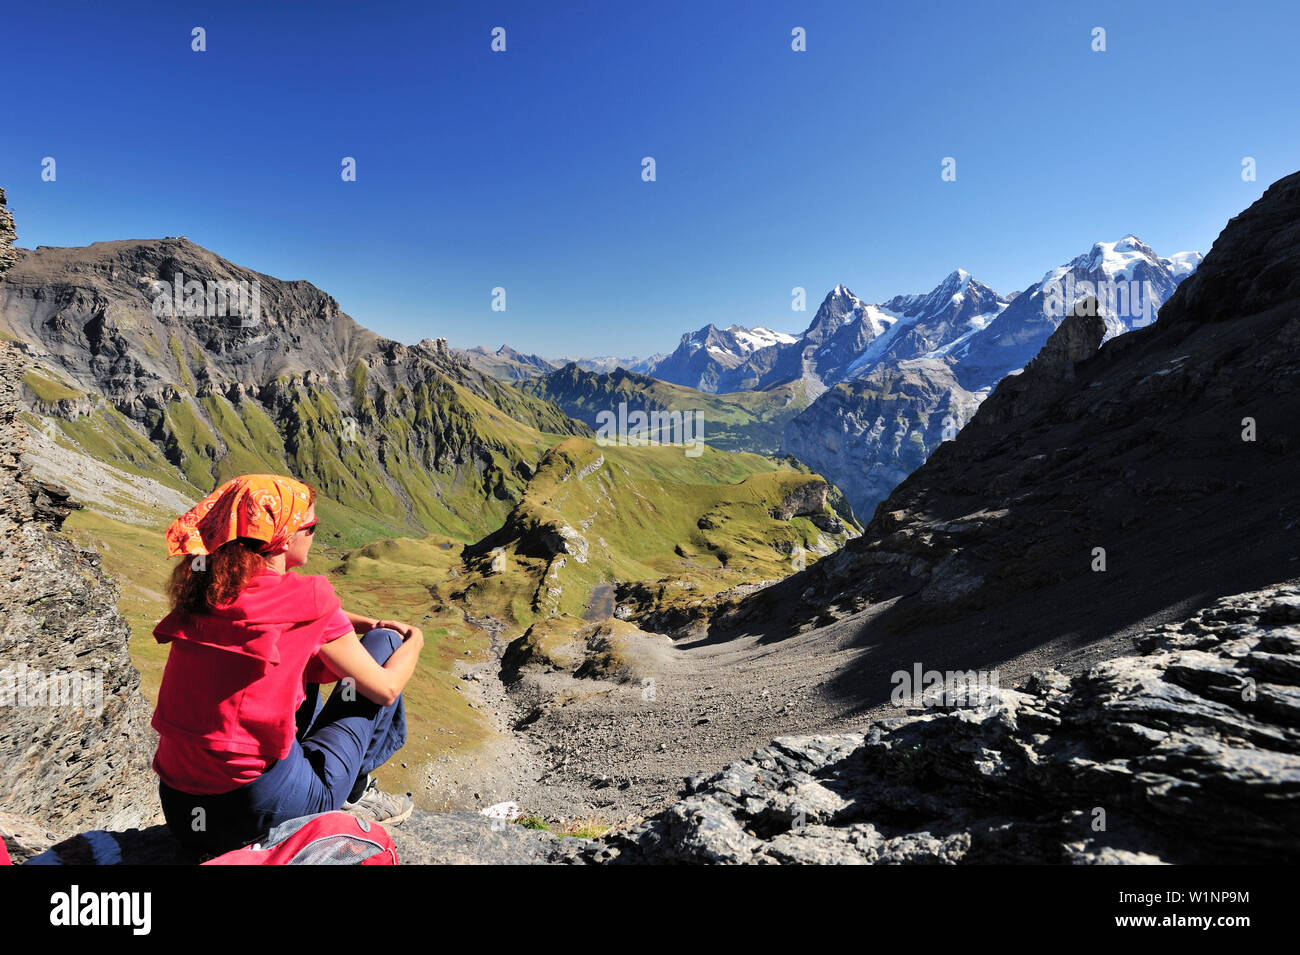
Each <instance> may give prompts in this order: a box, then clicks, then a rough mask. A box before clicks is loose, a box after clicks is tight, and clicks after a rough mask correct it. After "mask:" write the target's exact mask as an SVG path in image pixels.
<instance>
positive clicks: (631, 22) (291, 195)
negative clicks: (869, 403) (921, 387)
mask: <svg viewBox="0 0 1300 955" xmlns="http://www.w3.org/2000/svg"><path fill="white" fill-rule="evenodd" d="M9 6H10V8H9V9H8V10H6V12H5V14H4V21H3V22H4V50H5V59H6V62H5V74H6V76H7V77H8V79H7V83H8V84H9V95H8V96H6V98H5V99H6V103H5V107H6V109H5V116H4V119H3V125H2V127H0V128H2V129H3V133H0V140H2V142H3V146H2V148H0V186H4V187H5V188H6V189H7V190H8V193H9V201H10V206H11V208H12V209H13V211H14V213H15V215H16V217H17V222H18V231H19V243H20V244H21V245H23V246H26V247H32V246H35V245H83V244H86V243H89V242H92V241H96V240H102V239H122V238H153V237H161V236H165V235H185V236H188V237H189V238H190V239H192V240H194V241H195V242H198V243H199V244H201V245H204V246H207V247H208V248H210V249H212V250H214V251H216V252H218V253H220V254H221V255H224V256H226V257H227V258H230V259H232V260H234V261H235V262H238V263H240V264H241V265H245V266H248V267H250V268H254V269H257V270H258V271H261V272H264V273H268V274H270V275H275V276H278V277H281V278H288V279H298V278H302V279H307V280H309V281H311V282H313V283H315V284H316V285H318V286H320V287H321V288H323V289H325V290H326V291H328V292H329V293H331V294H332V295H334V296H335V297H336V298H337V299H338V300H339V301H340V303H341V304H342V306H343V308H344V309H345V310H346V311H347V312H348V313H349V314H351V315H352V316H353V317H354V318H356V319H357V320H358V321H360V322H362V323H363V324H365V325H367V326H369V327H371V328H373V329H375V330H376V331H378V332H380V333H381V334H385V335H388V336H391V337H393V338H396V339H399V340H401V341H405V342H413V341H416V340H419V339H421V338H424V337H430V336H439V335H441V336H445V337H447V338H448V339H450V340H451V342H452V344H454V345H465V346H469V345H474V344H480V343H481V344H488V345H491V346H493V347H495V346H496V345H498V344H500V343H502V342H508V343H510V344H511V345H512V346H514V347H517V348H520V349H522V350H526V351H535V352H538V353H541V354H543V355H547V356H556V355H561V354H569V355H572V354H581V355H596V354H619V355H629V354H640V355H644V354H647V353H649V352H652V351H667V350H671V349H672V347H674V345H675V344H676V341H677V338H678V336H679V335H680V334H681V333H682V332H683V331H686V330H689V329H693V328H697V327H699V326H701V325H704V324H705V323H707V322H714V323H716V324H718V325H727V324H730V323H732V322H740V323H742V324H746V325H754V324H764V325H768V326H771V327H774V328H777V329H781V330H786V331H797V330H800V329H802V328H803V326H804V325H806V323H807V321H808V320H809V319H810V318H811V315H812V310H813V309H815V308H816V306H817V304H818V303H819V302H820V300H821V298H822V297H823V296H824V295H825V294H826V292H827V291H829V290H830V289H831V288H832V287H833V286H834V285H835V284H836V283H837V282H843V283H845V284H846V285H848V286H849V288H851V289H852V290H853V291H854V292H855V293H856V294H858V295H859V296H861V297H862V298H864V299H866V300H868V301H880V300H883V299H885V298H888V297H890V296H892V295H894V294H896V293H899V292H914V291H923V290H928V289H929V288H931V287H932V286H934V285H935V284H936V283H938V282H939V281H940V280H941V279H942V278H943V276H944V275H945V274H946V273H947V272H949V271H950V270H952V269H953V268H956V267H958V266H960V267H963V268H965V269H967V270H969V271H971V272H973V273H974V274H975V275H976V277H978V278H980V279H981V280H982V281H984V282H986V283H988V284H989V285H991V286H993V287H994V288H996V289H998V290H999V291H1001V292H1004V293H1005V292H1010V291H1013V290H1017V289H1021V288H1024V287H1025V286H1027V285H1029V284H1030V283H1032V282H1034V281H1036V280H1037V279H1038V278H1040V277H1041V275H1042V273H1043V272H1045V271H1046V270H1047V269H1049V268H1051V267H1053V266H1055V265H1057V264H1059V263H1061V262H1063V261H1066V260H1068V259H1069V258H1071V257H1073V256H1074V255H1077V254H1079V253H1081V252H1083V251H1085V250H1086V249H1087V248H1088V247H1089V246H1090V245H1091V243H1092V242H1094V241H1098V240H1114V239H1117V238H1119V237H1120V236H1122V235H1124V234H1125V233H1128V232H1133V233H1135V234H1137V235H1138V236H1139V237H1141V238H1142V239H1143V240H1145V241H1146V242H1147V243H1149V244H1150V245H1151V246H1152V247H1153V248H1155V250H1156V251H1157V252H1158V253H1160V254H1162V255H1168V254H1170V253H1172V252H1176V251H1181V250H1185V249H1199V250H1201V251H1206V250H1208V248H1209V246H1210V244H1211V243H1212V241H1213V240H1214V238H1215V236H1216V235H1217V234H1218V232H1219V230H1220V229H1222V227H1223V226H1224V224H1225V223H1226V222H1227V220H1228V219H1229V218H1230V217H1231V216H1233V215H1235V214H1236V213H1237V212H1239V211H1240V210H1241V209H1243V208H1245V207H1246V206H1247V205H1249V204H1250V203H1251V202H1252V201H1254V200H1255V199H1256V198H1258V197H1259V195H1260V194H1261V193H1262V192H1263V190H1264V189H1265V188H1266V187H1267V185H1268V184H1269V183H1271V182H1273V181H1275V180H1276V179H1278V178H1280V177H1282V176H1284V175H1286V174H1288V173H1290V172H1293V171H1295V170H1296V169H1300V117H1298V115H1297V113H1296V109H1295V96H1296V91H1297V90H1300V66H1298V64H1300V55H1297V52H1296V49H1295V43H1296V37H1297V36H1298V35H1300V5H1297V4H1296V3H1294V2H1291V0H1288V2H1281V0H1279V2H1268V3H1262V2H1249V0H1247V2H1244V3H1236V4H1232V5H1226V4H1221V3H1172V2H1163V3H1162V2H1149V3H1137V4H1135V3H1129V2H1121V3H1088V4H1074V3H1069V4H1042V3H1024V4H1016V3H969V2H968V3H951V4H947V3H925V4H898V3H889V4H875V3H865V2H854V3H849V2H841V3H808V2H802V0H801V2H791V3H776V2H757V3H738V2H734V0H733V2H713V0H686V2H655V3H648V4H646V3H623V2H616V3H576V2H564V0H556V2H554V3H549V2H548V3H486V2H480V3H445V2H433V3H400V2H398V3H393V2H389V3H375V2H370V3H356V4H342V3H328V2H312V3H306V2H303V3H298V2H294V3H286V2H279V3H268V2H250V3H243V2H230V0H226V2H222V3H207V4H190V3H181V2H177V3H154V4H141V3H130V2H114V3H111V4H109V3H98V2H94V3H89V2H88V3H79V4H74V3H41V4H35V3H29V4H11V5H9ZM1044 8H1053V9H1044ZM194 26H202V27H204V28H205V29H206V31H207V47H208V49H207V52H204V53H195V52H192V51H191V49H190V44H191V40H190V31H191V28H192V27H194ZM497 26H502V27H505V29H506V31H507V33H506V41H507V50H506V52H505V53H493V52H492V51H491V49H490V42H491V30H492V28H493V27H497ZM796 26H801V27H804V28H805V29H806V31H807V46H808V49H807V52H804V53H795V52H793V51H792V50H791V49H790V41H791V35H790V34H791V29H792V28H793V27H796ZM1095 26H1101V27H1104V28H1105V29H1106V31H1107V37H1106V43H1107V50H1106V52H1104V53H1094V52H1093V51H1092V50H1091V48H1090V45H1091V30H1092V28H1093V27H1095ZM46 156H52V157H54V158H55V159H56V161H57V176H58V178H57V181H56V182H52V183H49V182H42V181H41V178H40V175H41V161H42V159H43V157H46ZM344 156H353V157H355V158H356V160H357V173H358V175H357V181H356V182H343V181H342V179H341V177H340V162H341V160H342V158H343V157H344ZM643 156H653V157H654V158H655V160H656V162H657V175H658V181H656V182H654V183H646V182H643V181H642V179H641V158H642V157H643ZM945 156H952V157H955V158H956V160H957V180H956V182H943V181H941V178H940V162H941V160H942V158H943V157H945ZM1244 156H1253V157H1255V159H1256V161H1257V163H1258V173H1257V175H1258V179H1257V181H1256V182H1243V181H1242V178H1241V173H1240V171H1241V160H1242V157H1244ZM796 285H800V286H804V287H806V288H807V289H808V296H809V311H808V312H807V313H805V314H799V313H794V312H792V311H791V310H790V289H791V287H793V286H796ZM495 286H502V287H504V288H505V289H506V293H507V310H506V311H505V312H504V313H502V312H494V311H492V310H491V308H490V305H491V290H492V288H493V287H495Z"/></svg>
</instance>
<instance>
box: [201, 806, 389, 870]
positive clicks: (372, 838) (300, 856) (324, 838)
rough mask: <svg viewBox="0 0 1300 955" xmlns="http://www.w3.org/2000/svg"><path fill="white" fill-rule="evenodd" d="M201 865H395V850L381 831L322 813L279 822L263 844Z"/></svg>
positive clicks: (378, 827)
mask: <svg viewBox="0 0 1300 955" xmlns="http://www.w3.org/2000/svg"><path fill="white" fill-rule="evenodd" d="M203 864H204V865H397V847H396V846H395V845H394V844H393V839H392V837H391V836H390V835H389V834H388V833H387V832H386V831H385V830H384V827H383V826H381V825H379V824H378V823H376V822H367V821H366V820H364V819H358V818H357V817H356V816H354V815H352V814H351V813H346V812H322V813H318V814H316V815H313V816H299V817H298V818H297V819H290V820H288V821H287V822H282V823H280V825H278V826H276V827H275V828H274V829H272V830H271V831H270V832H269V833H267V836H266V841H265V842H255V843H253V844H252V845H251V846H245V847H244V848H242V849H233V850H231V851H230V852H227V853H225V854H224V855H219V856H217V857H216V858H213V859H209V860H208V861H207V862H205V863H203Z"/></svg>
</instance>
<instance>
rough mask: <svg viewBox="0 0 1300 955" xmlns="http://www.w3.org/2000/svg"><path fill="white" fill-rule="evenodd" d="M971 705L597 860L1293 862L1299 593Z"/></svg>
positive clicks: (615, 842) (832, 747) (777, 777)
mask: <svg viewBox="0 0 1300 955" xmlns="http://www.w3.org/2000/svg"><path fill="white" fill-rule="evenodd" d="M1138 645H1139V646H1140V648H1141V649H1142V651H1143V652H1142V654H1141V655H1139V656H1126V657H1119V658H1116V659H1112V660H1110V661H1108V662H1106V663H1104V664H1102V665H1100V666H1097V667H1094V668H1092V669H1090V670H1088V671H1087V672H1085V673H1083V674H1080V675H1078V676H1075V677H1068V676H1065V675H1064V674H1062V673H1060V672H1058V671H1054V670H1047V671H1040V672H1038V673H1035V674H1034V675H1033V677H1032V678H1031V679H1030V680H1029V681H1028V682H1027V684H1026V685H1025V686H1024V687H1023V689H1021V690H1010V689H1003V690H995V691H993V693H992V695H991V696H990V699H989V701H988V703H987V704H986V705H984V706H982V707H979V708H960V709H957V708H954V709H951V710H949V711H946V712H932V713H929V714H924V715H914V716H904V717H900V718H898V719H889V720H881V721H879V722H876V723H874V724H872V725H871V726H870V727H868V728H867V730H866V732H865V733H857V734H844V735H839V736H813V737H797V738H783V739H777V740H774V741H773V742H772V745H771V746H769V747H767V748H765V749H762V750H759V751H758V752H756V753H755V754H754V755H753V756H750V757H749V758H747V759H743V760H740V761H738V762H735V763H732V764H731V765H729V766H727V767H726V768H724V769H723V770H721V771H720V772H718V773H714V774H712V775H708V776H697V777H692V778H691V779H688V780H687V781H686V786H685V788H684V789H683V791H682V793H681V796H682V798H681V800H680V801H679V802H677V803H675V804H673V805H672V806H671V807H669V808H668V809H666V810H665V811H663V812H661V813H659V814H658V815H656V816H654V817H652V818H650V819H648V820H646V821H645V822H643V823H641V824H639V825H637V826H635V827H633V828H632V829H630V830H628V831H626V832H623V833H616V834H614V835H611V836H609V837H607V838H605V839H602V840H599V841H596V842H592V843H586V844H583V845H574V846H569V847H565V848H566V853H567V855H569V857H570V858H571V859H572V860H573V861H585V862H597V863H610V862H613V863H647V862H648V863H663V862H674V863H680V862H686V863H729V864H731V863H759V864H764V863H765V864H779V863H838V864H843V863H850V864H871V863H875V864H884V863H950V864H951V863H1075V864H1079V863H1085V864H1099V863H1100V864H1105V863H1161V862H1163V863H1210V862H1214V863H1224V862H1228V863H1246V862H1249V863H1259V862H1292V863H1293V862H1296V861H1300V586H1296V585H1295V584H1292V585H1288V586H1280V587H1275V588H1270V589H1268V590H1265V591H1262V592H1257V593H1249V594H1242V595H1239V596H1234V597H1230V598H1226V599H1223V600H1220V601H1218V602H1217V603H1215V604H1214V605H1213V606H1212V607H1210V608H1208V609H1207V610H1205V611H1203V612H1201V613H1198V614H1195V615H1194V616H1192V617H1191V618H1190V619H1188V620H1186V621H1184V622H1183V623H1180V624H1176V625H1164V626H1160V627H1156V628H1153V629H1151V630H1148V631H1147V632H1145V633H1143V634H1142V635H1141V636H1140V637H1139V638H1138Z"/></svg>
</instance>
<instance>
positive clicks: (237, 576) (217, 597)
mask: <svg viewBox="0 0 1300 955" xmlns="http://www.w3.org/2000/svg"><path fill="white" fill-rule="evenodd" d="M307 491H308V494H309V498H308V500H309V501H310V503H312V504H315V503H316V489H315V488H314V487H312V486H311V485H310V484H308V485H307ZM265 546H266V545H265V543H264V542H262V541H260V540H254V539H253V538H251V537H238V538H236V539H235V540H232V541H227V542H226V543H224V544H222V545H221V546H220V547H218V548H217V549H216V550H215V551H213V552H212V553H211V554H207V555H206V556H203V557H193V556H191V555H188V554H186V555H182V557H181V559H180V563H178V564H177V565H176V566H175V567H173V568H172V574H171V579H170V580H169V581H168V582H167V598H168V600H169V602H170V603H171V608H172V609H173V610H179V611H181V612H183V613H207V612H209V611H211V610H212V609H213V608H214V607H217V606H219V605H220V604H226V603H230V602H231V601H232V600H234V599H235V598H236V597H238V596H239V594H240V592H241V591H242V590H243V589H244V588H245V587H246V586H247V585H248V582H249V581H250V580H252V579H253V578H254V577H256V576H257V575H258V574H260V573H261V572H262V570H263V569H265V567H266V561H265V560H263V559H262V548H263V547H265Z"/></svg>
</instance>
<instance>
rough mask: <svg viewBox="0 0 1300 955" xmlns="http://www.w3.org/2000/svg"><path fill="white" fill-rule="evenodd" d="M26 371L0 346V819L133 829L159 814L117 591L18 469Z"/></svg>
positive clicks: (60, 498) (61, 511) (148, 736)
mask: <svg viewBox="0 0 1300 955" xmlns="http://www.w3.org/2000/svg"><path fill="white" fill-rule="evenodd" d="M25 367H26V366H25V363H24V361H23V358H22V356H21V354H20V353H19V352H18V351H17V350H16V349H14V348H13V347H12V346H10V345H9V344H7V343H0V539H3V542H4V545H3V552H2V553H0V618H2V619H3V620H4V630H3V634H2V635H0V664H2V665H3V669H0V792H2V793H3V795H2V796H0V809H3V810H5V811H7V812H10V813H17V814H23V815H26V816H30V817H33V818H34V819H36V820H39V821H40V825H41V826H46V827H56V828H57V827H62V828H71V829H73V830H76V829H85V828H94V827H108V828H127V827H130V826H138V825H141V824H144V823H147V822H150V821H152V820H153V819H154V818H155V817H156V815H157V812H158V808H159V807H158V797H157V789H156V786H157V782H156V780H155V777H154V775H153V773H152V771H151V770H150V768H149V761H150V758H151V757H152V755H153V738H154V733H153V730H152V729H151V728H150V727H149V706H148V704H147V703H146V702H145V699H144V697H143V696H142V695H141V694H140V690H139V685H140V675H139V673H138V672H137V671H136V669H135V668H134V667H133V666H132V665H131V660H130V656H129V653H128V650H127V641H128V639H129V637H130V630H129V628H128V626H127V623H126V621H125V620H123V619H122V617H121V616H120V615H119V614H118V612H117V597H118V590H117V585H116V584H114V583H113V582H112V581H110V580H109V579H108V578H107V577H105V576H104V574H103V573H102V572H101V571H100V559H99V555H98V554H96V553H94V552H93V551H87V550H82V549H80V548H78V547H77V546H76V545H74V544H73V543H72V542H71V541H70V540H68V539H67V538H66V537H64V536H63V535H62V534H60V533H59V527H60V526H61V524H62V522H63V518H64V517H66V516H67V514H68V512H69V510H70V509H71V508H72V507H73V506H74V504H73V503H72V502H71V501H69V499H68V495H67V492H66V491H65V490H63V489H62V488H59V487H57V486H54V485H51V484H48V483H45V482H40V481H36V480H33V479H32V477H31V475H30V474H29V472H28V468H27V466H26V465H25V464H24V463H23V462H22V460H21V459H20V457H19V455H20V453H21V451H22V447H23V441H24V438H25V435H26V430H25V428H24V426H23V422H22V419H21V417H20V413H19V409H18V398H17V394H16V390H17V383H18V382H19V381H21V379H22V375H23V370H24V368H25ZM42 694H43V695H42ZM51 699H54V703H53V704H51V702H50V701H51ZM23 828H24V827H19V830H20V831H19V833H18V834H19V836H20V838H19V839H18V840H17V843H16V844H15V846H13V847H11V848H14V849H15V851H17V850H18V849H19V848H20V844H22V845H27V843H23V840H22V838H21V835H22V832H21V830H22V829H23ZM25 828H26V829H30V830H32V831H33V832H35V831H38V830H39V829H40V826H37V825H35V824H31V825H28V826H26V827H25ZM6 841H8V840H6ZM37 844H39V841H38V842H37Z"/></svg>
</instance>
